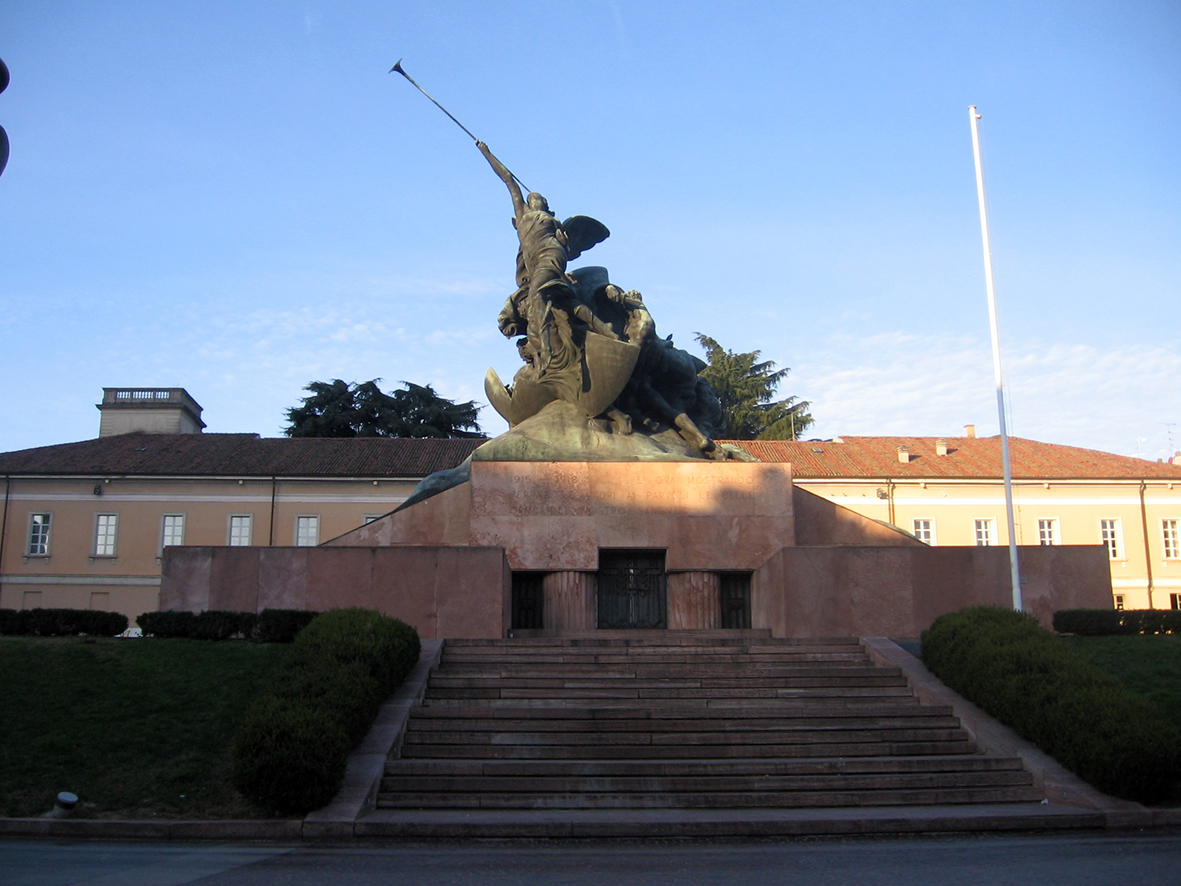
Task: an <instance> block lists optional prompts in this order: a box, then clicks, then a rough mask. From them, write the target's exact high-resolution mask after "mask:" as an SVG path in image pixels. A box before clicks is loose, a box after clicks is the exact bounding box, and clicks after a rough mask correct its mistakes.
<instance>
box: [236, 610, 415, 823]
mask: <svg viewBox="0 0 1181 886" xmlns="http://www.w3.org/2000/svg"><path fill="white" fill-rule="evenodd" d="M420 649H421V645H420V643H419V639H418V631H416V630H415V629H414V628H413V627H411V626H410V625H408V624H406V623H405V622H403V621H400V620H398V619H396V618H390V617H389V616H385V615H381V614H380V613H378V612H374V611H372V610H367V609H336V610H332V611H330V612H325V613H323V614H322V615H320V616H318V617H317V618H315V619H313V620H312V622H311V623H310V624H308V626H307V627H306V628H304V629H303V630H302V631H301V632H300V633H299V636H297V637H296V638H295V643H294V644H293V646H292V649H291V656H290V658H289V659H288V661H287V663H286V665H285V666H284V668H283V669H282V671H280V673H279V675H278V676H277V677H276V678H275V681H274V683H273V684H272V686H271V687H270V690H269V691H268V692H266V693H264V694H263V695H262V696H261V697H260V698H258V699H257V700H256V701H255V702H254V704H252V705H251V707H250V708H249V709H248V710H247V712H246V714H245V716H244V717H243V720H242V723H241V724H240V726H239V727H238V731H237V734H236V735H235V737H234V748H233V760H234V784H235V785H236V786H237V788H238V790H240V791H241V792H242V793H243V794H244V795H245V796H246V797H247V798H248V799H249V800H250V801H251V802H253V803H256V804H258V805H259V806H262V807H264V808H265V809H268V810H274V811H276V812H279V813H280V814H284V815H287V814H292V813H297V814H300V815H303V814H306V813H308V812H310V811H311V810H313V809H318V808H320V807H321V806H323V805H324V804H325V803H327V802H328V801H329V800H331V799H332V798H333V796H335V794H336V792H337V791H338V790H339V789H340V784H341V781H342V780H343V778H344V770H345V764H346V763H347V762H348V755H349V751H350V750H351V749H352V748H353V747H354V746H355V745H356V744H357V743H358V742H359V741H360V740H361V739H362V738H363V737H364V736H365V733H366V732H368V730H369V727H370V726H371V725H372V724H373V720H374V718H375V717H376V715H377V709H378V707H379V706H380V705H381V702H382V700H383V699H385V698H387V697H388V696H389V695H390V693H391V692H393V690H394V688H395V687H397V685H398V684H399V683H401V682H402V680H404V679H405V678H406V675H407V674H409V673H410V671H411V669H412V668H413V667H414V665H415V663H416V662H417V661H418V656H419V652H420Z"/></svg>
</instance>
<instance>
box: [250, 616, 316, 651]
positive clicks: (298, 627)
mask: <svg viewBox="0 0 1181 886" xmlns="http://www.w3.org/2000/svg"><path fill="white" fill-rule="evenodd" d="M319 614H320V613H319V612H314V611H312V610H311V609H264V610H263V611H262V612H260V613H259V614H258V627H257V633H258V642H260V643H290V642H291V641H292V640H294V639H295V635H296V634H298V633H299V632H300V631H302V630H303V629H304V628H306V627H307V626H308V623H309V622H310V621H311V620H312V619H313V618H315V617H316V616H317V615H319Z"/></svg>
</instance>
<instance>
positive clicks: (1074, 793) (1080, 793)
mask: <svg viewBox="0 0 1181 886" xmlns="http://www.w3.org/2000/svg"><path fill="white" fill-rule="evenodd" d="M862 643H864V644H865V648H866V651H868V652H869V656H870V658H871V659H872V660H873V662H874V663H875V664H879V665H884V666H888V667H897V668H901V670H902V672H903V673H904V674H905V675H906V679H907V681H908V682H909V683H910V686H911V689H913V690H914V693H915V695H916V696H918V699H919V701H921V702H923V703H924V704H943V705H951V707H952V710H953V711H954V713H955V715H956V716H957V717H959V718H960V723H961V724H962V726H963V728H964V729H966V730H967V731H968V733H969V734H970V735H971V736H972V740H973V741H975V742H976V744H977V745H978V746H979V747H980V748H981V750H984V751H986V752H988V753H993V754H1000V755H1002V756H1008V757H1019V758H1020V759H1021V761H1022V763H1024V765H1025V768H1026V769H1028V770H1029V772H1030V773H1031V774H1032V775H1033V781H1034V784H1035V785H1036V786H1037V787H1038V788H1040V789H1041V790H1042V791H1043V792H1044V794H1045V797H1046V799H1047V800H1049V802H1051V803H1055V804H1062V805H1064V806H1074V807H1079V808H1082V809H1093V810H1095V811H1097V812H1100V813H1102V815H1103V819H1104V826H1105V827H1109V828H1144V827H1153V826H1159V825H1172V824H1177V823H1178V822H1181V810H1172V809H1168V810H1163V809H1149V808H1148V807H1147V806H1142V805H1140V804H1139V803H1134V802H1132V801H1130V800H1119V799H1116V798H1115V797H1109V796H1108V795H1107V794H1104V793H1102V792H1101V791H1098V790H1096V789H1095V788H1094V787H1092V786H1091V785H1089V784H1087V782H1085V781H1083V780H1082V779H1081V778H1079V777H1078V776H1077V775H1075V774H1074V773H1073V772H1071V771H1070V770H1068V769H1066V768H1065V767H1064V766H1063V765H1062V764H1061V763H1059V762H1058V761H1057V760H1055V759H1054V758H1053V757H1050V756H1049V755H1047V754H1046V753H1044V752H1043V751H1041V750H1039V749H1038V748H1037V747H1035V746H1034V745H1032V744H1030V743H1029V742H1028V741H1026V740H1025V739H1023V738H1022V737H1021V736H1019V735H1018V734H1017V733H1016V732H1014V731H1013V730H1012V729H1010V728H1009V727H1008V726H1005V725H1004V724H1003V723H1001V722H999V721H997V720H995V719H993V718H992V717H991V716H989V715H988V714H986V713H985V712H984V711H982V710H981V709H980V708H978V707H977V706H976V705H974V704H972V703H971V702H970V701H968V700H966V699H964V698H961V697H960V696H959V695H957V694H956V693H954V692H952V691H951V690H950V689H948V688H947V686H946V685H944V683H943V682H942V681H941V680H940V679H939V678H938V677H936V676H935V675H934V674H932V673H931V672H930V671H929V670H927V667H926V665H924V664H923V663H922V662H921V661H920V660H919V659H917V658H915V657H914V656H913V655H911V654H910V653H909V652H907V651H906V650H905V649H903V648H902V647H901V646H899V645H898V644H897V643H895V642H893V641H892V640H889V639H887V638H885V637H863V638H862Z"/></svg>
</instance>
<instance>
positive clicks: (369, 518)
mask: <svg viewBox="0 0 1181 886" xmlns="http://www.w3.org/2000/svg"><path fill="white" fill-rule="evenodd" d="M384 516H385V515H384V514H366V515H365V523H372V522H374V521H375V520H380V519H381V518H382V517H384Z"/></svg>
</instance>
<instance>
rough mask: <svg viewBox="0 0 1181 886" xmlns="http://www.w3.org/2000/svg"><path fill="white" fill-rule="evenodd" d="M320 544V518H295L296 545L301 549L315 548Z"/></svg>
mask: <svg viewBox="0 0 1181 886" xmlns="http://www.w3.org/2000/svg"><path fill="white" fill-rule="evenodd" d="M319 543H320V518H319V517H317V516H309V517H296V518H295V545H296V547H300V548H314V547H315V546H316V545H318V544H319Z"/></svg>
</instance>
